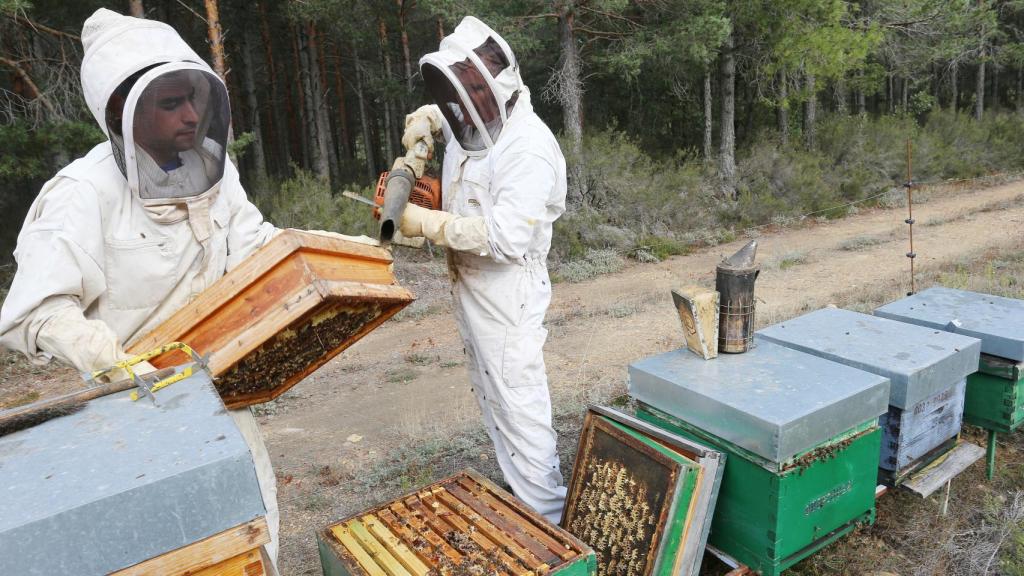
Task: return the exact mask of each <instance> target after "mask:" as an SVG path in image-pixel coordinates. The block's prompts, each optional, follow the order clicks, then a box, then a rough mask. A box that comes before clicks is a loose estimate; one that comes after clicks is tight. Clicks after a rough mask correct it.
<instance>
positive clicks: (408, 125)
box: [402, 104, 442, 152]
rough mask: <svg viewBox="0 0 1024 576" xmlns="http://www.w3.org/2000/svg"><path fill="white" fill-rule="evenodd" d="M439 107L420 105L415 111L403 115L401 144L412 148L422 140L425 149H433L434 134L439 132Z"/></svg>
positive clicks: (408, 148)
mask: <svg viewBox="0 0 1024 576" xmlns="http://www.w3.org/2000/svg"><path fill="white" fill-rule="evenodd" d="M441 118H442V117H441V109H440V108H438V107H437V105H435V104H427V105H426V106H420V107H419V108H417V109H416V111H415V112H413V113H412V114H409V115H407V116H406V117H405V133H404V134H402V146H404V147H405V149H406V150H412V149H413V147H415V146H416V142H418V141H420V140H423V141H424V142H426V144H427V150H429V151H430V152H433V151H434V134H438V133H440V132H441V121H442V120H441Z"/></svg>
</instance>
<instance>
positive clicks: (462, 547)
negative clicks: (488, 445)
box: [317, 470, 596, 576]
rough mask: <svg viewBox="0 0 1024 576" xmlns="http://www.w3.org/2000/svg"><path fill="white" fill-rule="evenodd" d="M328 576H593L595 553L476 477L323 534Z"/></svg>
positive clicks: (461, 476) (435, 487) (468, 474)
mask: <svg viewBox="0 0 1024 576" xmlns="http://www.w3.org/2000/svg"><path fill="white" fill-rule="evenodd" d="M317 542H318V545H319V548H320V562H321V565H322V566H323V573H324V575H325V576H543V575H546V574H559V575H560V576H592V575H593V574H594V572H595V569H596V561H595V556H594V552H593V550H591V549H590V547H589V546H587V545H586V544H584V543H583V542H581V541H580V540H578V539H577V538H576V537H574V536H573V535H572V534H569V533H568V532H566V531H565V530H562V529H561V528H559V527H558V526H556V525H554V524H552V523H551V522H549V521H547V520H546V519H544V518H543V517H541V516H540V515H538V514H536V513H535V512H533V511H532V510H530V509H529V508H528V507H527V506H526V505H525V504H523V503H522V502H520V501H518V500H516V498H515V497H513V496H512V495H510V494H508V493H507V492H505V491H504V490H502V489H500V488H498V487H497V486H495V485H494V484H493V483H492V482H490V481H489V480H487V479H486V478H484V477H482V476H480V475H479V474H477V473H476V472H473V471H472V470H466V471H463V472H460V473H458V474H456V475H455V476H452V477H449V478H446V479H444V480H441V481H440V482H437V483H435V484H432V485H430V486H427V487H425V488H422V489H420V490H417V491H416V492H413V493H411V494H407V495H405V496H403V497H401V498H397V499H395V500H393V501H391V502H388V503H385V504H383V505H381V506H377V507H375V508H373V509H370V510H367V511H365V512H361V513H359V514H356V515H354V516H352V517H350V518H346V519H344V520H341V521H339V522H336V523H334V524H331V525H330V526H327V527H326V528H323V529H322V530H320V531H319V532H318V533H317Z"/></svg>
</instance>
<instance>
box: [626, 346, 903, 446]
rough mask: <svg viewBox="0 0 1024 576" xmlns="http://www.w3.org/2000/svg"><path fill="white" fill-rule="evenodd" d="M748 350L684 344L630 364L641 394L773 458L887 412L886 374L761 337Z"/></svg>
mask: <svg viewBox="0 0 1024 576" xmlns="http://www.w3.org/2000/svg"><path fill="white" fill-rule="evenodd" d="M755 342H756V343H757V345H756V346H755V347H754V348H753V349H752V350H750V351H749V352H746V353H744V354H736V355H721V356H719V357H718V358H716V359H715V360H707V361H705V360H703V359H701V358H699V357H697V356H695V355H694V354H692V353H690V352H689V351H687V350H674V351H672V352H666V353H664V354H659V355H657V356H652V357H650V358H646V359H644V360H640V361H639V362H635V363H633V364H631V365H630V367H629V393H630V395H632V396H633V397H634V398H636V399H637V400H640V401H641V402H644V403H646V404H648V405H650V406H653V407H654V408H657V409H659V410H662V411H664V412H666V413H668V414H670V415H672V416H675V417H677V418H679V419H681V420H684V421H686V422H688V423H690V424H692V425H694V426H697V427H698V428H701V429H702V430H704V431H706V432H709V433H711V434H713V435H715V436H717V437H719V438H722V439H723V440H726V441H728V442H731V443H733V444H735V445H737V446H739V447H741V448H744V449H746V450H749V451H750V452H753V453H754V454H757V455H759V456H761V457H763V458H767V459H768V460H770V461H772V462H777V463H781V462H784V461H786V460H787V459H789V458H791V457H793V456H795V455H797V454H799V453H801V452H804V451H806V450H809V449H811V448H814V447H815V446H817V445H819V444H821V443H823V442H825V441H827V440H829V439H831V438H834V437H835V436H837V435H839V434H841V433H843V432H846V431H848V430H850V429H852V428H854V427H856V426H859V425H862V424H864V423H865V422H867V421H871V420H875V419H876V418H878V417H879V416H880V415H882V414H883V413H885V412H886V410H887V409H888V403H889V379H888V378H885V377H883V376H878V375H876V374H870V373H868V372H864V371H863V370H858V369H856V368H851V367H849V366H844V365H842V364H838V363H836V362H832V361H829V360H825V359H822V358H818V357H817V356H812V355H810V354H806V353H803V352H799V351H796V350H791V349H789V348H786V347H783V346H779V345H777V344H772V343H770V342H767V341H764V340H762V339H760V338H756V339H755Z"/></svg>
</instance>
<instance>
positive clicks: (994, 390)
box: [964, 354, 1024, 432]
mask: <svg viewBox="0 0 1024 576" xmlns="http://www.w3.org/2000/svg"><path fill="white" fill-rule="evenodd" d="M1020 368H1021V365H1020V363H1018V362H1013V361H1012V360H1006V359H1004V358H998V357H995V356H987V355H985V354H982V355H981V363H980V364H979V369H978V372H976V373H974V374H972V375H970V376H968V377H967V398H966V400H965V402H964V420H966V421H967V423H968V424H974V425H975V426H981V427H982V428H986V429H988V430H994V431H996V432H1012V431H1013V430H1016V429H1017V428H1019V427H1020V425H1021V423H1024V379H1022V378H1021V369H1020Z"/></svg>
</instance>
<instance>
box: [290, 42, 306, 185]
mask: <svg viewBox="0 0 1024 576" xmlns="http://www.w3.org/2000/svg"><path fill="white" fill-rule="evenodd" d="M291 28H292V56H293V57H292V72H293V74H294V76H293V82H292V84H293V85H294V86H295V95H296V96H298V97H294V98H293V94H292V90H290V89H289V90H285V94H286V95H287V96H288V124H289V128H290V130H291V132H290V133H291V143H292V158H295V159H296V160H298V162H299V165H300V166H302V167H303V168H305V169H307V170H308V169H309V143H308V138H306V123H305V122H303V121H302V119H303V118H304V115H303V114H302V107H303V106H305V101H306V93H305V90H304V89H303V87H302V64H301V58H300V57H299V29H298V27H296V26H295V25H292V27H291Z"/></svg>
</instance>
